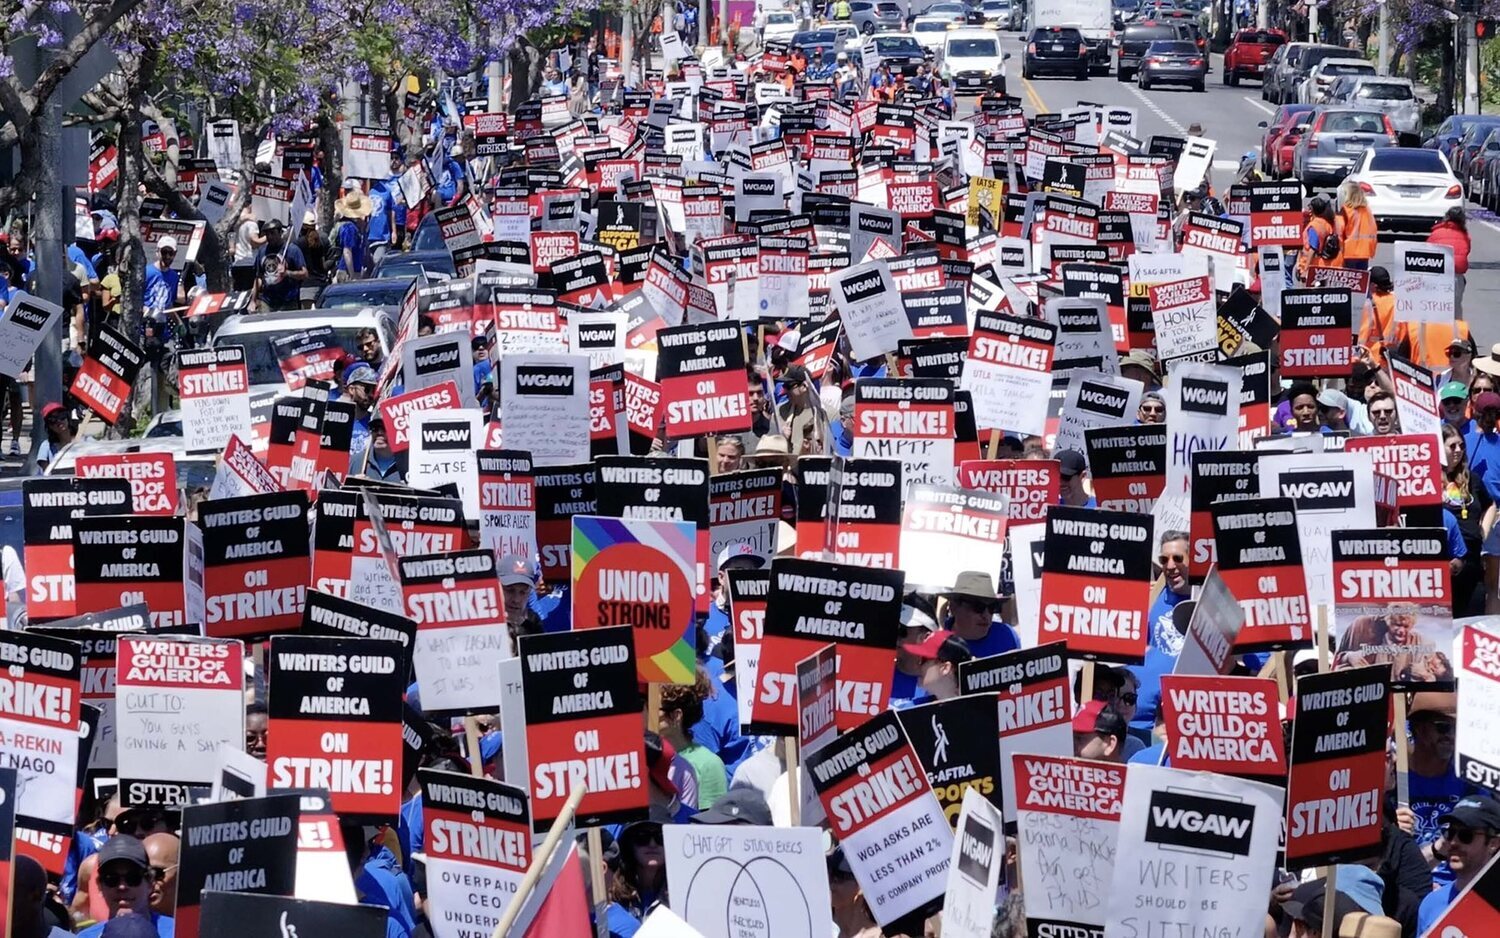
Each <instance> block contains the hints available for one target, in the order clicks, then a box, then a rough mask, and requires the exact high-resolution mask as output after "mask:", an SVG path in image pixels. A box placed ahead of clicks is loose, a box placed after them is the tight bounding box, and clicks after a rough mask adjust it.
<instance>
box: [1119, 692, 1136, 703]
mask: <svg viewBox="0 0 1500 938" xmlns="http://www.w3.org/2000/svg"><path fill="white" fill-rule="evenodd" d="M1116 697H1117V699H1118V700H1119V701H1120V703H1122V704H1130V705H1131V706H1135V702H1136V701H1137V700H1140V697H1139V696H1137V695H1136V694H1132V693H1129V692H1126V693H1123V694H1117V695H1116Z"/></svg>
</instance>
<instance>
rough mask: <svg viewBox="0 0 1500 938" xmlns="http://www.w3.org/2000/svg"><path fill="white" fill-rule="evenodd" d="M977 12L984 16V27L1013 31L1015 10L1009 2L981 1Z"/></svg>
mask: <svg viewBox="0 0 1500 938" xmlns="http://www.w3.org/2000/svg"><path fill="white" fill-rule="evenodd" d="M979 11H980V12H981V13H983V14H984V25H986V26H988V27H989V28H990V29H1015V28H1016V14H1017V12H1018V11H1017V10H1016V8H1015V7H1014V6H1012V5H1011V2H1010V0H983V2H981V3H980V4H979Z"/></svg>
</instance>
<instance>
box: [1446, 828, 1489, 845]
mask: <svg viewBox="0 0 1500 938" xmlns="http://www.w3.org/2000/svg"><path fill="white" fill-rule="evenodd" d="M1439 833H1441V834H1442V835H1443V839H1444V840H1451V841H1454V842H1456V843H1461V844H1463V845H1465V846H1468V845H1469V844H1471V843H1473V842H1474V838H1475V837H1478V836H1479V832H1478V831H1474V830H1470V829H1469V828H1467V827H1454V826H1453V825H1452V824H1445V825H1443V827H1442V828H1441V829H1440V830H1439Z"/></svg>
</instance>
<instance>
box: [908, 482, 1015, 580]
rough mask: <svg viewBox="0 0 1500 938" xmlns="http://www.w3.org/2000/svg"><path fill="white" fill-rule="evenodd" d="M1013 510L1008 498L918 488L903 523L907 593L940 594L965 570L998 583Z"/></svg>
mask: <svg viewBox="0 0 1500 938" xmlns="http://www.w3.org/2000/svg"><path fill="white" fill-rule="evenodd" d="M1009 521H1010V506H1009V504H1008V503H1007V499H1006V498H1005V496H1004V495H996V494H992V493H989V492H978V491H973V490H969V489H961V488H955V487H953V486H934V485H914V486H912V487H911V490H910V493H909V495H908V497H907V499H906V507H905V511H904V513H903V515H902V521H901V557H902V558H903V562H902V565H903V566H904V567H905V569H906V582H907V588H908V589H913V590H915V589H919V590H921V591H922V592H933V593H938V592H942V591H943V590H946V589H949V588H951V587H952V586H953V578H954V577H955V576H957V575H958V569H957V567H955V565H954V562H953V559H954V558H955V557H962V558H963V566H964V569H967V570H980V571H983V572H985V573H988V574H989V575H990V577H991V578H993V579H998V578H999V575H1000V567H1001V565H1002V564H1003V563H1004V556H1005V527H1006V525H1007V524H1008V523H1009Z"/></svg>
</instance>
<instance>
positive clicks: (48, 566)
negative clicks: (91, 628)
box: [21, 476, 132, 623]
mask: <svg viewBox="0 0 1500 938" xmlns="http://www.w3.org/2000/svg"><path fill="white" fill-rule="evenodd" d="M131 504H132V495H131V490H130V483H129V482H128V481H126V480H125V479H78V478H72V477H68V476H45V477H43V478H39V479H27V480H26V481H25V482H23V483H21V506H22V510H21V537H22V540H23V542H24V546H25V552H26V612H27V616H28V618H29V619H30V621H31V622H34V623H38V622H46V621H48V620H49V619H62V618H66V617H68V616H71V615H74V614H75V613H76V612H77V611H78V610H77V593H76V587H75V581H74V576H73V521H74V520H75V519H77V518H83V517H86V516H90V515H123V514H128V513H129V512H130V509H131ZM115 605H118V603H116V604H115Z"/></svg>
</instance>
